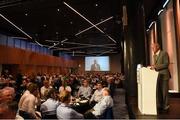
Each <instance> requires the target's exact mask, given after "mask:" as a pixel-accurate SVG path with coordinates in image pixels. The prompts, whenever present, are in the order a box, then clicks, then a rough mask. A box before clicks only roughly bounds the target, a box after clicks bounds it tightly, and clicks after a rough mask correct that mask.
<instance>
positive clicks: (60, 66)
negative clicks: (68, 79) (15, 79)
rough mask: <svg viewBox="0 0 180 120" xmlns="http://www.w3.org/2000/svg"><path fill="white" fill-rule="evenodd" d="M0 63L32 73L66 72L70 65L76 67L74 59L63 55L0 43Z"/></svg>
mask: <svg viewBox="0 0 180 120" xmlns="http://www.w3.org/2000/svg"><path fill="white" fill-rule="evenodd" d="M0 64H3V67H4V68H6V67H7V68H9V69H12V70H11V71H12V72H13V74H16V73H17V72H22V73H27V74H33V73H38V72H39V73H50V74H52V73H63V74H64V73H67V72H68V71H69V69H70V68H71V67H77V63H76V61H74V60H73V59H67V58H63V57H54V56H51V55H44V54H40V53H36V52H32V51H28V50H22V49H19V48H12V47H8V46H3V45H0Z"/></svg>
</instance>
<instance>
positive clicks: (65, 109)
mask: <svg viewBox="0 0 180 120" xmlns="http://www.w3.org/2000/svg"><path fill="white" fill-rule="evenodd" d="M56 113H57V118H58V119H83V118H84V117H83V115H82V114H80V113H78V112H76V111H75V110H74V109H72V108H70V107H69V106H68V105H66V104H64V103H62V104H60V105H59V106H58V108H57V111H56Z"/></svg>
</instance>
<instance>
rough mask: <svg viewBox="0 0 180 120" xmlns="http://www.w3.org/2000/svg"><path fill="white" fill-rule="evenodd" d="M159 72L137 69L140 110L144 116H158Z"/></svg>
mask: <svg viewBox="0 0 180 120" xmlns="http://www.w3.org/2000/svg"><path fill="white" fill-rule="evenodd" d="M157 78H158V72H156V71H155V70H151V69H149V68H145V67H142V68H138V69H137V84H138V108H139V111H140V112H141V113H142V114H145V115H157V105H156V98H157V96H156V84H157Z"/></svg>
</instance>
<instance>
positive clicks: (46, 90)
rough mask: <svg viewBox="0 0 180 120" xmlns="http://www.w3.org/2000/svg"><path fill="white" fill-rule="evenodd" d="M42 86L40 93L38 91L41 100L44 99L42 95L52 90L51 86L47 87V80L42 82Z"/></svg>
mask: <svg viewBox="0 0 180 120" xmlns="http://www.w3.org/2000/svg"><path fill="white" fill-rule="evenodd" d="M43 84H44V86H42V87H41V91H40V92H41V98H43V99H46V98H45V96H44V95H45V93H47V92H48V91H49V90H50V89H51V88H52V86H50V85H49V81H48V80H44V81H43Z"/></svg>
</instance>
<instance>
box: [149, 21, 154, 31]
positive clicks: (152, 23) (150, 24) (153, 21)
mask: <svg viewBox="0 0 180 120" xmlns="http://www.w3.org/2000/svg"><path fill="white" fill-rule="evenodd" d="M154 23H155V22H154V21H153V22H151V24H150V25H149V29H150V28H151V27H152V25H153V24H154Z"/></svg>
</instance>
